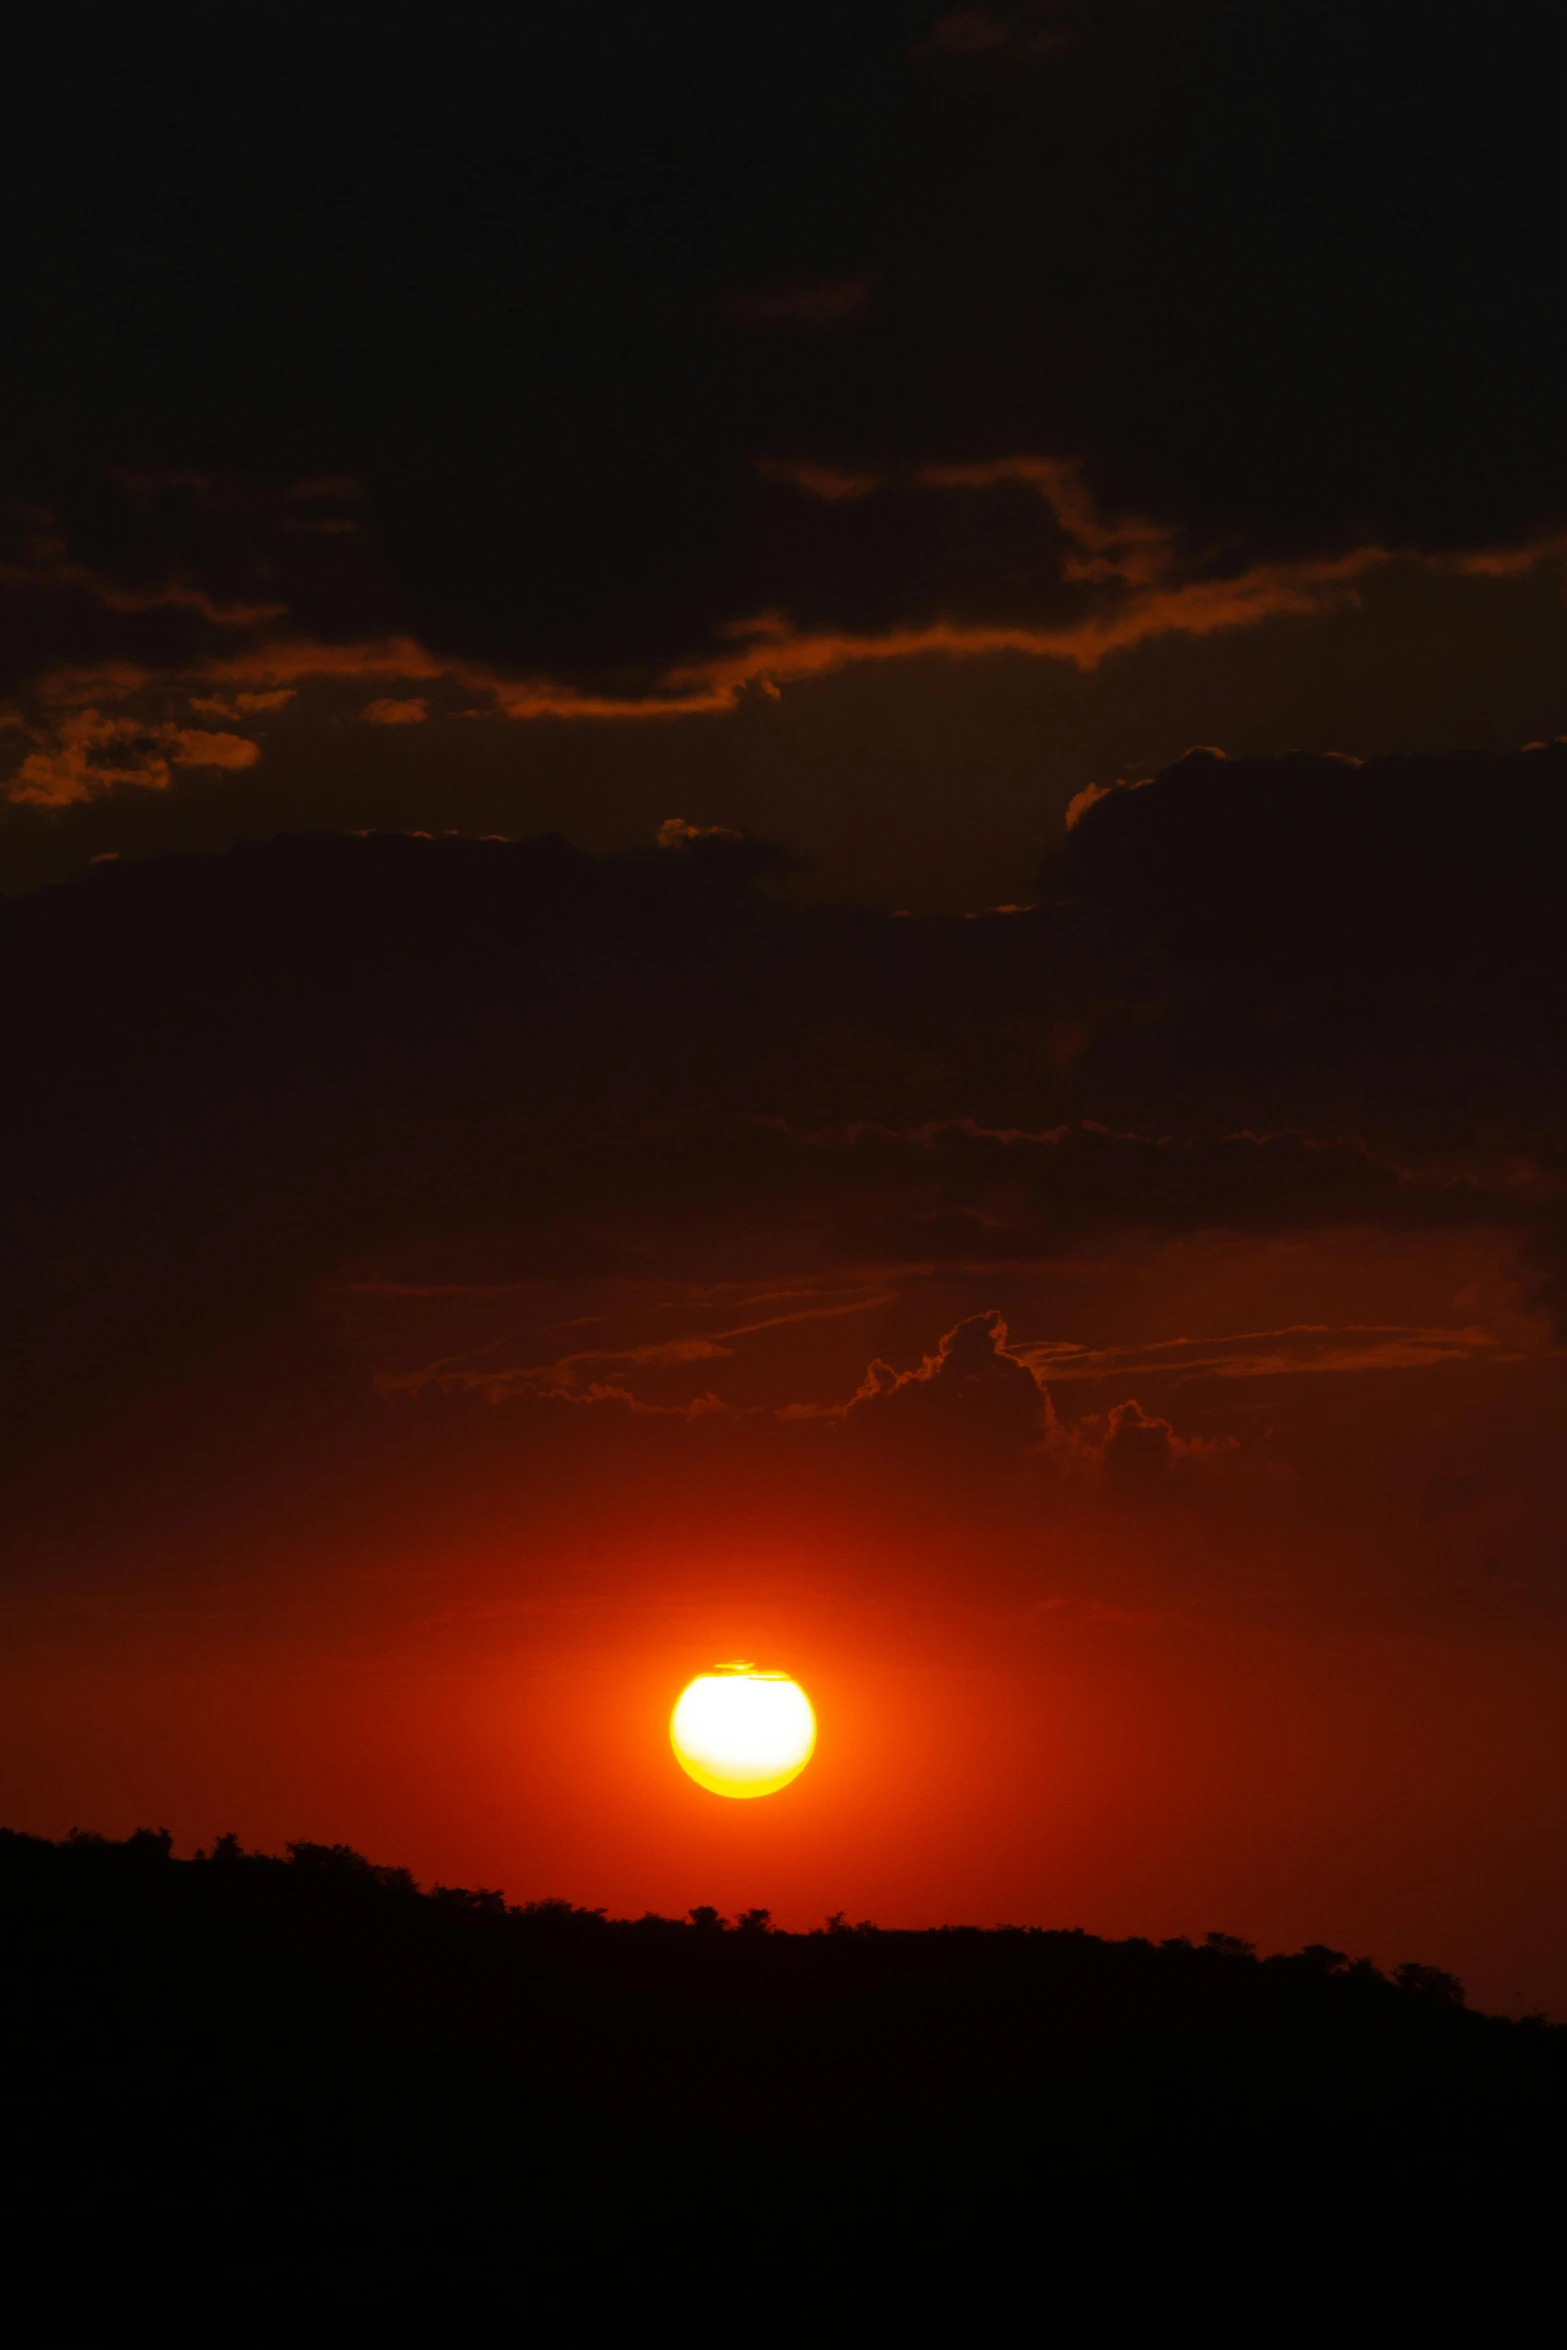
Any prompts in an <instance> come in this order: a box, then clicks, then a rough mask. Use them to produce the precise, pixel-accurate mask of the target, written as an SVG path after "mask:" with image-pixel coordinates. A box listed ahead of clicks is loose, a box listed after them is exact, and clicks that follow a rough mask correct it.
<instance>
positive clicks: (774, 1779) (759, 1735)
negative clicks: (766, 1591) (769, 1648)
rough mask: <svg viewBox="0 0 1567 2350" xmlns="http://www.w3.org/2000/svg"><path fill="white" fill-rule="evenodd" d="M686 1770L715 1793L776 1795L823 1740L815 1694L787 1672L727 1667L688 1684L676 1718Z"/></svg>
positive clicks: (672, 1727) (676, 1742) (673, 1730)
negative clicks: (813, 1703)
mask: <svg viewBox="0 0 1567 2350" xmlns="http://www.w3.org/2000/svg"><path fill="white" fill-rule="evenodd" d="M669 1741H670V1744H671V1745H672V1746H673V1748H674V1750H675V1755H676V1758H677V1759H678V1761H679V1763H680V1767H681V1769H682V1770H684V1771H687V1772H689V1774H690V1776H691V1777H692V1778H693V1779H695V1781H696V1783H697V1785H698V1786H699V1787H706V1788H707V1789H708V1790H709V1791H710V1793H712V1794H714V1795H734V1796H747V1795H774V1794H776V1793H777V1791H778V1789H779V1788H780V1787H787V1786H788V1784H789V1781H790V1780H791V1779H794V1778H798V1776H799V1774H800V1773H801V1771H803V1770H804V1768H805V1766H806V1764H807V1763H808V1762H809V1761H810V1759H811V1753H812V1750H813V1748H814V1747H815V1745H816V1716H815V1714H814V1713H813V1712H812V1710H811V1701H810V1699H809V1698H808V1697H807V1696H806V1694H805V1691H804V1690H803V1689H802V1688H801V1687H800V1685H799V1683H798V1682H797V1681H791V1680H790V1678H789V1676H788V1674H787V1673H765V1672H758V1671H757V1669H756V1667H755V1666H754V1665H750V1664H734V1665H723V1666H720V1667H719V1669H718V1670H717V1671H716V1672H712V1673H699V1674H698V1675H697V1677H696V1679H695V1680H694V1681H692V1682H690V1683H689V1684H688V1685H687V1687H686V1688H684V1689H683V1690H682V1691H681V1693H680V1697H679V1699H678V1701H677V1703H676V1705H675V1710H674V1712H673V1713H672V1714H671V1715H670V1717H669Z"/></svg>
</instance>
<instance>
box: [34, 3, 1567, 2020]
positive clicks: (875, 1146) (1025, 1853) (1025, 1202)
mask: <svg viewBox="0 0 1567 2350" xmlns="http://www.w3.org/2000/svg"><path fill="white" fill-rule="evenodd" d="M203 28H206V29H203ZM79 33H80V26H79V24H78V23H77V22H76V20H75V19H73V18H68V17H65V16H57V17H56V18H52V19H50V20H49V21H48V23H47V24H45V25H44V26H43V27H42V28H41V29H39V28H35V29H34V30H33V31H32V32H30V33H29V35H28V36H27V40H26V43H25V45H23V47H22V48H21V50H20V51H19V54H20V57H21V65H20V69H19V76H18V80H17V84H16V88H17V91H18V93H20V95H19V97H18V98H17V100H16V102H15V105H14V116H15V119H14V120H13V122H12V123H11V126H10V129H9V131H8V137H7V141H6V153H5V159H4V165H3V170H4V172H5V174H6V178H7V188H6V195H5V204H6V217H7V219H8V221H9V222H10V223H11V226H12V231H13V235H14V233H15V231H16V230H17V228H18V225H19V224H20V225H21V227H22V230H23V234H22V236H21V240H20V244H19V245H18V247H17V249H16V250H15V251H14V253H13V257H12V262H11V269H10V272H9V283H8V289H7V296H6V305H7V309H8V312H9V319H10V342H11V350H10V355H9V358H8V361H7V364H6V366H5V368H4V370H3V371H0V418H3V428H0V472H3V479H0V794H3V795H4V798H3V807H0V888H3V889H4V890H5V891H6V892H7V893H8V894H7V895H6V896H5V897H4V899H3V900H0V959H3V963H4V989H5V1001H6V1004H7V1009H8V1017H7V1020H6V1024H5V1034H4V1047H3V1049H4V1054H5V1060H6V1069H5V1080H4V1099H5V1103H6V1109H7V1129H8V1139H7V1142H6V1145H5V1149H4V1153H3V1156H0V1194H3V1199H4V1216H3V1221H0V1260H3V1264H0V1280H3V1298H4V1310H3V1313H0V1331H3V1343H4V1348H5V1352H4V1376H5V1399H4V1415H3V1422H0V1426H3V1435H0V1476H3V1480H4V1491H3V1494H0V1512H3V1523H4V1525H5V1528H6V1535H5V1542H4V1569H3V1589H0V1625H3V1642H0V1820H3V1821H4V1822H5V1823H6V1824H9V1825H12V1826H15V1827H19V1828H26V1829H30V1830H34V1831H37V1832H41V1833H47V1834H50V1835H60V1834H63V1833H64V1832H65V1831H66V1830H67V1829H68V1828H70V1827H71V1826H72V1825H73V1824H74V1823H80V1824H82V1825H84V1826H90V1827H94V1828H99V1829H102V1830H104V1831H105V1832H108V1833H113V1834H124V1833H126V1832H127V1831H128V1830H129V1829H131V1828H132V1827H134V1826H136V1825H137V1824H140V1823H146V1824H151V1825H158V1824H165V1823H166V1824H167V1825H168V1826H169V1827H170V1828H171V1829H172V1830H173V1831H174V1834H175V1837H176V1843H177V1848H178V1849H179V1850H181V1851H188V1850H189V1849H191V1847H193V1846H194V1845H195V1844H197V1843H198V1842H204V1841H208V1840H210V1838H211V1837H212V1836H213V1835H215V1834H216V1833H218V1832H219V1831H222V1830H225V1829H233V1830H235V1831H237V1832H238V1833H239V1834H240V1835H241V1836H242V1837H243V1839H244V1840H245V1842H246V1843H247V1844H259V1845H266V1846H268V1847H269V1848H278V1847H280V1846H281V1844H282V1842H283V1840H284V1839H285V1838H289V1837H311V1838H318V1839H322V1840H342V1841H347V1842H350V1843H353V1844H355V1845H357V1846H360V1847H361V1848H363V1849H365V1850H368V1851H370V1852H372V1853H373V1854H374V1855H375V1857H376V1858H377V1859H380V1860H385V1861H391V1862H403V1863H406V1864H407V1865H408V1866H410V1867H411V1868H412V1869H413V1870H414V1871H415V1873H416V1874H417V1875H419V1876H420V1877H421V1878H422V1879H424V1880H425V1881H427V1882H428V1881H430V1880H432V1879H435V1878H440V1879H442V1880H444V1881H447V1882H461V1883H465V1884H496V1885H501V1886H503V1887H504V1888H505V1889H506V1890H507V1892H508V1894H509V1895H510V1896H511V1897H512V1898H513V1899H523V1898H528V1897H531V1896H538V1895H545V1894H559V1895H564V1896H566V1897H569V1898H570V1899H572V1900H574V1901H577V1902H580V1903H584V1904H589V1905H603V1906H605V1907H607V1908H609V1909H610V1910H612V1911H614V1912H616V1913H622V1914H635V1913H637V1912H640V1911H642V1910H644V1909H647V1908H650V1907H651V1908H656V1909H661V1910H665V1911H668V1912H672V1913H676V1914H680V1913H683V1912H684V1911H685V1910H686V1909H687V1908H688V1907H690V1906H691V1905H692V1904H693V1903H697V1902H712V1903H714V1904H716V1905H717V1906H718V1907H720V1908H722V1909H724V1910H726V1911H732V1910H737V1909H739V1908H742V1907H745V1906H750V1905H763V1906H767V1907H769V1908H771V1909H772V1911H773V1912H774V1914H775V1916H777V1917H778V1918H779V1920H780V1921H781V1922H783V1923H786V1924H789V1925H811V1924H816V1923H819V1922H820V1920H821V1918H822V1917H823V1916H824V1915H825V1914H826V1913H827V1912H828V1911H837V1910H842V1911H845V1912H847V1913H848V1914H849V1915H850V1916H851V1917H866V1916H868V1917H873V1918H876V1919H878V1920H879V1921H880V1922H882V1923H883V1924H900V1923H907V1924H927V1923H937V1922H941V1921H942V1920H953V1919H967V1920H972V1921H975V1922H980V1923H991V1922H995V1921H998V1920H1011V1921H1016V1922H1019V1923H1037V1924H1044V1925H1073V1924H1081V1925H1084V1926H1087V1927H1090V1928H1092V1929H1095V1930H1097V1931H1101V1932H1105V1933H1112V1934H1127V1933H1146V1934H1149V1935H1154V1936H1163V1935H1173V1934H1179V1933H1190V1934H1197V1935H1200V1934H1201V1933H1202V1932H1204V1931H1205V1930H1208V1929H1210V1928H1220V1929H1224V1930H1227V1931H1230V1932H1234V1933H1237V1934H1241V1935H1245V1936H1247V1937H1249V1938H1252V1939H1254V1940H1256V1941H1258V1942H1259V1943H1261V1944H1262V1945H1264V1946H1265V1947H1269V1948H1276V1947H1282V1946H1294V1945H1298V1944H1300V1943H1303V1942H1306V1941H1312V1940H1316V1941H1326V1942H1329V1943H1332V1944H1334V1945H1335V1946H1340V1947H1343V1948H1345V1949H1348V1950H1351V1951H1353V1952H1360V1951H1366V1952H1368V1953H1370V1954H1371V1955H1372V1956H1374V1957H1375V1958H1376V1959H1377V1960H1378V1961H1379V1962H1381V1963H1389V1964H1391V1963H1396V1962H1398V1961H1401V1960H1404V1959H1408V1958H1419V1959H1423V1960H1427V1961H1430V1962H1431V1963H1434V1964H1438V1965H1441V1966H1444V1967H1451V1968H1453V1969H1455V1970H1456V1971H1457V1972H1458V1973H1460V1974H1461V1975H1462V1976H1463V1977H1464V1979H1465V1980H1466V1982H1467V1983H1468V1984H1469V1986H1470V1991H1471V1995H1472V1996H1473V1997H1474V1998H1475V1999H1476V2000H1477V2001H1478V2002H1480V2003H1481V2004H1485V2005H1490V2006H1496V2007H1503V2008H1507V2009H1509V2010H1512V2011H1514V2012H1519V2011H1522V2010H1524V2009H1527V2008H1530V2007H1539V2006H1543V2007H1546V2008H1549V2009H1551V2010H1552V2011H1553V2012H1554V2013H1556V2014H1558V2015H1561V2014H1564V2013H1567V1883H1564V1878H1563V1869H1562V1854H1563V1847H1564V1839H1567V1670H1564V1668H1567V1558H1564V1544H1567V1481H1564V1465H1563V1464H1564V1445H1563V1431H1564V1426H1567V1352H1564V1348H1563V1341H1562V1330H1563V1326H1564V1318H1567V1180H1564V1179H1567V1087H1564V1080H1563V1046H1564V1042H1567V936H1564V929H1563V919H1562V907H1563V903H1564V886H1567V603H1564V596H1567V432H1564V429H1563V417H1564V415H1567V308H1564V306H1563V303H1562V300H1561V287H1562V282H1563V271H1564V266H1567V191H1564V182H1563V178H1562V172H1561V165H1560V153H1559V149H1560V124H1559V121H1558V119H1557V118H1558V115H1559V109H1560V91H1561V86H1562V79H1561V68H1562V63H1563V60H1562V57H1561V54H1560V52H1561V47H1562V43H1561V36H1560V33H1559V31H1558V30H1557V29H1556V26H1555V23H1554V20H1553V19H1552V18H1551V16H1550V12H1548V11H1546V10H1539V9H1535V8H1526V7H1523V6H1520V5H1514V4H1513V0H1503V4H1501V5H1490V6H1488V7H1486V8H1484V9H1481V8H1480V7H1478V6H1475V5H1469V4H1468V0H1461V4H1458V5H1454V6H1451V7H1446V8H1438V9H1435V10H1432V9H1430V8H1426V9H1423V10H1418V11H1417V10H1415V9H1412V8H1409V7H1405V6H1401V5H1392V4H1390V0H1380V4H1378V0H1373V4H1371V5H1368V4H1367V0H1268V4H1266V5H1264V4H1262V0H1044V4H1042V5H1029V4H1019V5H1012V6H1005V5H994V6H991V5H977V6H974V7H963V8H956V9H951V8H949V9H945V10H944V9H942V8H941V7H920V6H914V5H906V4H902V0H885V4H881V0H864V4H862V5H857V6H855V7H852V8H848V9H846V8H843V7H842V6H839V7H834V8H828V7H817V6H814V5H794V6H791V7H789V8H788V9H786V10H783V11H772V12H760V13H759V12H754V11H753V12H750V13H747V12H744V11H741V12H738V13H736V12H734V11H728V10H716V9H705V8H697V7H683V6H672V7H666V8H660V9H653V8H647V7H635V8H633V7H622V6H616V5H609V6H600V7H589V6H585V5H578V6H574V7H565V6H559V7H535V8H527V9H521V10H517V11H512V12H497V11H494V10H483V11H469V10H464V9H460V8H459V9H457V10H455V11H451V10H447V11H442V12H439V13H436V12H431V11H428V10H423V9H413V8H403V9H396V8H394V9H391V10H389V11H385V12H383V13H382V14H381V15H380V16H379V17H377V18H376V19H375V21H374V24H373V26H372V24H371V23H370V20H368V19H365V18H363V17H362V16H360V15H359V14H357V12H356V13H355V15H354V16H353V18H352V20H350V18H349V17H348V16H347V15H346V14H342V13H339V14H336V15H334V14H333V13H332V12H330V11H329V12H327V15H326V17H325V18H324V19H323V18H321V17H320V16H319V15H314V14H312V15H307V14H306V13H305V12H294V11H288V10H284V11H281V12H279V11H277V10H275V9H273V10H266V11H262V10H259V9H255V8H245V7H240V8H238V9H236V10H233V11H231V12H230V14H229V16H228V18H227V19H226V20H225V23H224V28H223V32H222V37H221V43H220V41H219V38H218V36H217V34H216V33H214V32H213V31H212V29H211V21H210V19H208V18H206V17H203V18H201V19H198V18H197V17H196V16H195V14H194V12H190V11H187V10H183V9H169V10H166V11H163V12H159V13H158V14H156V15H155V16H154V17H152V18H151V19H149V18H147V17H145V16H144V15H136V14H127V15H125V16H123V17H122V18H121V19H119V20H117V21H116V22H114V23H113V24H110V25H108V26H106V27H105V26H95V29H94V42H93V47H92V50H91V53H90V55H84V54H82V53H81V49H80V43H79ZM739 1656H745V1657H752V1658H755V1659H757V1660H759V1661H760V1662H762V1663H764V1664H769V1665H777V1666H781V1667H785V1668H787V1669H788V1670H789V1671H791V1672H793V1673H795V1674H796V1675H798V1677H799V1679H800V1680H801V1682H802V1683H803V1685H804V1686H805V1687H806V1689H807V1690H808V1691H809V1692H810V1695H811V1698H812V1700H813V1702H814V1704H815V1706H816V1710H817V1715H818V1721H819V1745H818V1749H817V1752H816V1756H815V1758H814V1760H813V1761H812V1762H811V1764H810V1766H809V1768H808V1769H807V1770H806V1771H805V1772H804V1773H803V1775H802V1776H801V1777H800V1778H799V1779H798V1780H797V1781H796V1782H794V1784H792V1785H791V1786H790V1787H788V1788H787V1789H786V1790H784V1791H783V1792H782V1793H780V1794H779V1795H777V1796H776V1797H770V1798H768V1799H767V1800H765V1801H760V1802H750V1803H736V1804H729V1803H725V1802H723V1801H721V1800H720V1799H717V1798H715V1797H713V1796H711V1795H710V1794H708V1793H707V1792H706V1791H705V1790H704V1789H703V1788H701V1787H698V1786H697V1785H695V1784H694V1783H693V1782H692V1781H691V1780H689V1779H687V1778H686V1777H684V1776H683V1775H682V1773H681V1771H680V1770H679V1768H678V1767H677V1766H676V1764H675V1762H674V1760H673V1757H672V1755H671V1753H670V1750H669V1745H668V1739H667V1733H666V1725H667V1720H668V1715H669V1709H670V1707H671V1705H672V1703H673V1701H674V1698H675V1696H676V1695H677V1694H678V1692H679V1690H680V1689H681V1687H682V1686H683V1685H684V1683H685V1682H686V1681H687V1680H688V1679H689V1678H690V1677H691V1676H692V1675H693V1674H694V1673H698V1672H701V1671H703V1670H704V1669H706V1668H707V1667H708V1666H709V1665H711V1664H712V1663H714V1662H716V1661H720V1660H723V1659H728V1658H732V1657H739Z"/></svg>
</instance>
